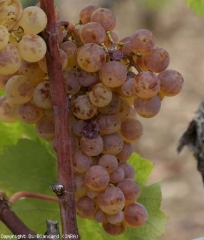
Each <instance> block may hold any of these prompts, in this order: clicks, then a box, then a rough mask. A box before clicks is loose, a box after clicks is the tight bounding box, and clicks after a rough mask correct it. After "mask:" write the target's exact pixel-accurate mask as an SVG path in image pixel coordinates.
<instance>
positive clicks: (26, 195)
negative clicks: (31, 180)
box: [9, 192, 58, 204]
mask: <svg viewBox="0 0 204 240" xmlns="http://www.w3.org/2000/svg"><path fill="white" fill-rule="evenodd" d="M20 198H37V199H42V200H46V201H51V202H58V199H57V198H56V197H52V196H48V195H45V194H40V193H32V192H17V193H14V194H13V195H12V196H11V197H10V199H9V203H10V204H14V203H15V202H16V201H17V200H18V199H20Z"/></svg>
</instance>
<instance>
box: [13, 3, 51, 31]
mask: <svg viewBox="0 0 204 240" xmlns="http://www.w3.org/2000/svg"><path fill="white" fill-rule="evenodd" d="M46 25H47V16H46V14H45V12H44V11H43V10H42V9H41V8H39V7H36V6H30V7H27V8H24V9H23V12H22V16H21V19H20V21H19V22H18V23H17V27H19V26H21V27H22V28H23V31H24V33H26V34H38V33H40V32H42V31H43V29H45V27H46Z"/></svg>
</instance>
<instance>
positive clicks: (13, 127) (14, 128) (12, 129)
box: [0, 121, 37, 153]
mask: <svg viewBox="0 0 204 240" xmlns="http://www.w3.org/2000/svg"><path fill="white" fill-rule="evenodd" d="M0 134H1V138H0V153H1V152H2V150H3V147H4V146H6V145H10V144H16V143H17V142H18V140H19V139H20V138H29V139H36V138H37V135H36V131H35V127H34V125H31V124H26V123H22V122H20V121H18V122H15V123H12V124H11V123H4V122H1V121H0Z"/></svg>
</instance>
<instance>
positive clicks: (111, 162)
mask: <svg viewBox="0 0 204 240" xmlns="http://www.w3.org/2000/svg"><path fill="white" fill-rule="evenodd" d="M98 165H99V166H101V167H104V168H105V169H106V170H107V171H108V173H112V172H113V171H115V170H116V169H117V167H118V160H117V158H116V157H115V156H114V155H111V154H104V155H102V156H101V157H100V158H99V160H98Z"/></svg>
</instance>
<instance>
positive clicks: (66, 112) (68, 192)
mask: <svg viewBox="0 0 204 240" xmlns="http://www.w3.org/2000/svg"><path fill="white" fill-rule="evenodd" d="M40 6H41V8H42V9H43V10H44V12H45V13H46V15H47V19H48V22H47V27H46V31H45V33H44V34H43V38H44V40H45V42H46V44H47V53H46V62H47V70H48V76H49V80H50V91H51V98H52V104H53V110H54V120H55V134H56V139H55V141H56V152H57V165H58V182H57V183H56V184H54V187H53V191H54V192H55V193H56V194H57V196H58V200H59V205H60V212H61V222H62V234H74V236H73V238H72V235H70V236H71V238H70V239H80V237H79V233H78V228H77V223H76V210H75V197H74V175H73V169H72V144H71V129H70V112H71V110H70V102H69V100H68V97H67V95H66V92H65V86H64V82H63V75H62V66H61V61H60V54H59V46H58V36H57V33H58V29H57V24H56V22H55V15H54V1H53V0H41V1H40ZM76 236H78V238H76Z"/></svg>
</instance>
